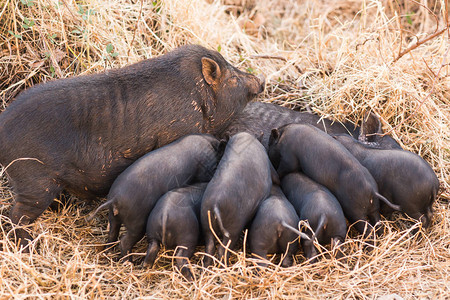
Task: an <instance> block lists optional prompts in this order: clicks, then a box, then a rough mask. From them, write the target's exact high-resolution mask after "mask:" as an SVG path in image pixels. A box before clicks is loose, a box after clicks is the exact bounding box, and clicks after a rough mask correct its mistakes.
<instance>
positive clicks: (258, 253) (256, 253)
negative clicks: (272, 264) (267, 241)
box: [252, 250, 268, 268]
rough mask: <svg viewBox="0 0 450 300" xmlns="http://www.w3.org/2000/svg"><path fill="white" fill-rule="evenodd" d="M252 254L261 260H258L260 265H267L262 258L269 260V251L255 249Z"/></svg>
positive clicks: (262, 266) (263, 266)
mask: <svg viewBox="0 0 450 300" xmlns="http://www.w3.org/2000/svg"><path fill="white" fill-rule="evenodd" d="M252 256H253V257H254V258H256V259H259V260H260V261H258V262H257V264H258V266H260V267H261V268H265V267H267V265H268V264H267V263H266V262H264V261H261V258H262V259H264V260H267V251H263V250H255V251H253V253H252Z"/></svg>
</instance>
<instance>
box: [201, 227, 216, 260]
mask: <svg viewBox="0 0 450 300" xmlns="http://www.w3.org/2000/svg"><path fill="white" fill-rule="evenodd" d="M205 245H206V247H205V253H206V254H208V255H211V256H213V255H214V252H215V250H216V249H215V248H216V244H215V241H214V235H213V234H212V233H211V232H208V233H206V234H205ZM212 261H213V260H212V257H210V256H207V255H205V257H204V258H203V267H205V268H207V267H209V266H210V265H211V264H212Z"/></svg>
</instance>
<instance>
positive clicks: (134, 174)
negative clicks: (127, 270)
mask: <svg viewBox="0 0 450 300" xmlns="http://www.w3.org/2000/svg"><path fill="white" fill-rule="evenodd" d="M219 146H220V142H219V141H218V140H217V139H216V138H214V137H213V136H210V135H188V136H185V137H183V138H181V139H179V140H177V141H175V142H173V143H171V144H169V145H167V146H164V147H162V148H159V149H157V150H155V151H152V152H150V153H148V154H146V155H144V156H143V157H141V158H140V159H138V160H137V161H136V162H135V163H133V164H132V165H131V166H130V167H128V168H127V169H126V170H125V171H124V172H122V173H121V174H120V175H119V177H117V179H116V180H115V181H114V183H113V185H112V187H111V190H110V191H109V194H108V201H107V202H106V203H104V204H103V205H101V206H100V207H99V208H97V210H96V211H95V212H94V214H95V213H97V212H98V211H99V210H101V209H102V208H105V207H109V225H110V229H109V234H108V243H111V242H114V241H116V240H117V238H118V236H119V231H120V227H121V225H122V224H124V225H125V227H126V229H127V232H126V233H125V235H124V236H123V237H122V238H121V239H120V252H121V256H125V255H127V254H128V253H129V252H130V251H131V248H132V247H133V246H134V245H135V244H136V243H137V242H138V241H139V240H140V239H141V238H142V237H143V236H144V234H145V227H146V226H145V225H146V223H147V218H148V216H149V214H150V212H151V211H152V209H153V207H154V206H155V204H156V202H157V201H158V199H159V198H160V197H161V196H162V195H163V194H165V193H166V192H168V191H169V190H172V189H174V188H177V187H181V186H183V185H186V184H190V183H193V182H207V181H209V180H210V179H211V177H212V175H213V174H214V170H215V168H216V166H217V162H218V160H219V155H220V153H219V152H220V151H219V150H218V149H219Z"/></svg>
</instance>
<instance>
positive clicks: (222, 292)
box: [0, 0, 450, 299]
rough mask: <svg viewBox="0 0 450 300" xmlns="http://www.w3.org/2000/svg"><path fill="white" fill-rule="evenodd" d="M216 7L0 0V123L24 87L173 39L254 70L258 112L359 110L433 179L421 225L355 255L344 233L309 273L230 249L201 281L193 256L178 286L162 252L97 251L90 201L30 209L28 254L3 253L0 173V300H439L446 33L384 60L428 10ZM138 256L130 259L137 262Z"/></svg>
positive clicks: (5, 230) (410, 37) (447, 147)
mask: <svg viewBox="0 0 450 300" xmlns="http://www.w3.org/2000/svg"><path fill="white" fill-rule="evenodd" d="M134 2H135V3H134ZM223 2H226V3H229V4H232V5H229V6H226V5H224V3H223ZM223 2H220V1H213V2H212V3H211V4H209V3H208V2H206V1H203V0H198V1H179V0H165V1H155V2H154V3H155V5H153V4H152V2H151V1H140V0H137V1H133V2H132V1H126V0H110V1H102V0H84V1H77V2H75V1H73V0H61V1H54V0H20V1H19V0H2V1H1V2H0V111H2V110H4V108H5V107H6V106H7V105H8V103H10V102H11V101H12V99H13V98H14V97H15V96H16V95H17V93H18V92H20V91H21V90H23V89H24V88H26V87H28V86H31V85H34V84H36V83H39V82H43V81H48V80H52V78H61V77H67V76H73V75H76V74H85V73H91V72H98V71H102V70H104V69H105V68H114V67H119V66H123V65H125V64H128V63H132V62H136V61H139V60H141V59H143V58H149V57H153V56H156V55H159V54H161V53H164V52H166V51H168V50H171V49H173V48H174V47H176V46H178V45H181V44H185V43H200V44H203V45H205V46H208V47H210V48H213V49H218V48H220V49H221V53H222V54H223V55H224V56H225V57H226V58H227V59H228V60H229V61H231V62H232V63H233V64H235V65H238V66H239V67H240V68H241V69H247V68H251V70H252V71H254V72H256V73H264V74H265V76H266V78H267V90H266V93H265V95H263V96H261V97H260V98H261V100H262V99H264V100H265V101H271V102H275V103H278V104H281V105H286V106H289V107H293V108H299V109H310V110H311V111H314V112H316V113H319V114H322V115H324V116H326V117H332V118H336V119H338V120H343V119H348V120H351V121H354V122H356V121H358V120H360V118H361V117H362V116H363V113H364V112H365V111H367V110H373V111H375V112H376V113H377V114H378V115H380V116H381V119H382V122H383V125H384V129H385V130H386V131H390V132H391V134H392V135H393V136H394V137H396V138H397V139H398V140H399V141H400V142H401V143H402V145H403V146H404V147H405V148H406V149H408V150H410V151H414V152H416V153H418V154H420V155H422V156H423V157H424V158H425V159H426V160H427V161H428V162H429V163H430V164H431V165H432V166H433V168H434V170H435V172H436V173H437V175H438V177H439V179H440V182H441V186H442V194H441V195H440V197H439V200H438V201H437V203H436V204H435V206H434V208H435V211H436V214H435V218H434V224H433V226H432V227H431V229H430V230H428V231H426V232H423V231H421V230H420V231H418V232H417V233H415V234H413V233H412V229H414V228H417V227H419V226H420V224H416V225H415V227H413V228H411V226H410V224H409V223H408V221H407V220H404V219H401V218H397V219H396V220H395V221H385V223H386V234H385V235H384V236H383V237H382V238H381V239H380V240H378V241H377V243H376V245H377V247H376V249H375V250H374V251H371V252H368V251H366V250H364V241H362V240H361V239H360V238H359V237H358V236H356V235H355V234H354V233H353V231H352V232H351V234H350V237H349V238H348V239H347V241H346V243H345V251H346V253H347V254H348V255H349V257H348V261H347V264H342V263H340V262H338V261H336V260H335V259H333V258H324V259H321V260H320V262H319V263H317V264H315V265H312V266H311V265H308V264H305V263H304V258H303V257H302V256H301V255H299V256H298V257H297V260H298V264H297V265H296V266H294V267H291V268H287V269H282V268H280V267H278V266H277V265H276V264H273V265H272V266H270V267H269V268H268V269H267V270H265V271H264V272H263V273H262V274H259V275H258V274H256V269H255V267H254V265H253V262H252V260H251V259H249V258H248V257H249V256H248V253H245V252H244V251H242V249H240V250H239V251H238V253H237V255H235V256H233V262H234V263H233V264H232V265H231V266H229V267H227V268H213V269H209V270H201V267H199V266H197V265H196V264H195V263H196V262H198V260H199V258H200V257H201V255H200V254H198V255H196V257H195V258H194V259H193V268H194V270H195V276H196V280H195V281H194V282H193V283H187V282H185V281H184V280H183V278H182V277H181V275H179V274H178V273H177V272H174V271H172V258H171V254H173V251H168V252H165V253H164V255H162V256H161V257H160V258H159V259H158V261H157V264H156V266H155V267H154V268H153V269H152V270H146V269H143V268H141V267H140V266H130V265H123V264H121V263H117V262H114V261H113V260H112V258H113V255H112V254H105V253H103V252H101V251H100V250H99V247H98V245H99V244H101V243H102V242H103V241H104V240H105V237H106V217H105V215H102V216H100V217H99V218H97V219H96V220H95V221H94V222H93V223H92V224H87V222H86V221H85V216H86V215H87V214H88V213H89V212H90V211H92V209H93V208H94V207H95V206H96V205H97V204H98V203H90V204H89V203H84V202H77V200H76V199H74V198H68V199H67V203H66V204H61V205H60V206H59V207H58V208H56V209H55V210H48V211H47V212H45V214H44V215H43V216H42V217H40V218H39V219H38V221H37V222H36V223H35V224H33V225H32V232H33V233H34V236H35V237H36V239H35V241H34V242H33V251H31V253H30V254H25V253H20V252H18V250H17V249H15V246H14V245H13V244H12V243H11V242H10V239H9V238H8V234H10V230H11V228H12V226H11V224H10V223H9V221H8V218H7V217H5V216H7V215H8V210H9V207H10V203H11V200H12V194H11V191H10V189H9V188H8V185H7V181H6V178H4V177H3V178H2V179H1V181H0V210H1V215H2V217H1V235H0V243H1V244H2V247H3V251H1V252H0V256H1V268H0V272H1V276H0V296H1V297H11V296H16V297H19V298H52V299H53V298H96V297H107V298H112V297H114V298H135V297H139V298H146V297H147V298H152V297H154V298H208V299H209V298H221V299H222V298H230V297H233V298H261V299H266V298H293V299H298V298H299V297H302V298H306V299H317V298H358V299H373V298H378V297H380V296H384V295H392V294H397V295H398V296H400V297H403V298H405V299H406V298H414V299H416V298H432V299H444V298H448V295H449V294H450V283H449V282H450V210H449V199H450V180H449V179H450V141H449V139H450V129H449V128H450V126H449V125H450V124H449V120H450V105H449V104H450V100H449V99H450V93H449V87H450V77H449V76H448V75H449V65H448V63H449V62H450V61H449V56H448V51H449V37H448V33H447V32H446V31H445V32H443V34H440V35H437V36H435V37H433V38H431V39H430V40H429V41H427V42H425V43H423V44H421V45H420V46H418V47H417V48H415V49H413V50H411V51H409V52H407V53H406V54H405V55H403V56H402V57H401V58H399V59H398V60H396V58H397V57H398V56H399V54H400V53H401V52H402V51H404V50H405V49H408V47H411V46H414V45H415V43H416V42H417V40H423V39H425V38H426V37H427V36H429V35H430V34H432V33H434V32H435V31H436V30H437V29H436V28H438V30H441V29H443V28H445V24H446V22H447V21H446V16H447V15H448V14H447V13H446V12H445V9H444V8H445V6H444V5H443V4H444V1H436V2H435V1H421V2H420V3H422V4H424V3H425V4H427V6H428V8H429V10H427V9H426V8H425V7H424V6H423V5H419V4H417V3H416V1H412V0H404V1H400V0H398V1H395V0H365V1H364V0H339V1H326V0H316V1H314V0H305V1H296V0H273V1H269V0H260V1H236V0H235V1H223ZM243 2H246V6H247V8H244V7H243V6H242V5H240V3H243ZM24 3H25V4H24ZM26 3H29V4H30V6H27V5H26ZM31 4H32V5H31ZM227 10H228V11H231V14H229V13H226V12H225V11H227ZM432 13H434V14H435V15H433V14H432ZM237 14H239V15H238V16H237ZM436 20H438V21H439V24H438V25H436ZM30 22H31V23H30ZM33 22H34V24H33ZM26 27H30V28H26ZM108 44H111V46H108ZM116 53H117V54H116ZM262 55H265V56H264V57H262ZM268 56H269V57H268ZM270 57H271V58H270ZM64 199H65V198H64V197H63V200H64ZM145 246H146V245H145V243H141V244H140V245H139V247H138V248H137V250H136V251H137V252H139V253H143V252H145ZM202 250H203V249H202V248H199V251H202ZM324 253H325V254H326V252H324ZM202 271H203V272H202Z"/></svg>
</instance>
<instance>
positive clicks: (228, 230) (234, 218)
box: [201, 132, 277, 267]
mask: <svg viewBox="0 0 450 300" xmlns="http://www.w3.org/2000/svg"><path fill="white" fill-rule="evenodd" d="M272 170H273V167H272V165H271V163H270V161H269V158H268V157H267V154H266V151H265V149H264V147H263V146H262V145H261V143H260V142H259V141H258V140H257V139H256V138H255V137H254V136H252V135H251V134H249V133H245V132H242V133H238V134H235V135H234V136H232V137H231V138H230V139H229V141H228V144H227V146H226V148H225V152H224V154H223V157H222V159H221V161H220V163H219V165H218V166H217V171H216V173H215V174H214V177H213V178H212V179H211V181H210V182H209V184H208V186H207V188H206V191H205V194H204V195H203V200H202V208H201V223H202V227H203V232H204V235H205V244H206V250H205V252H206V253H207V254H209V255H211V256H212V255H214V253H215V247H216V240H215V237H214V233H215V234H216V235H217V236H218V237H219V238H220V239H221V241H222V244H223V245H224V246H226V245H228V243H229V248H230V249H232V248H234V246H235V245H236V243H237V242H238V240H239V236H240V234H241V232H242V230H243V229H244V227H245V226H246V224H247V223H248V222H249V221H250V220H251V219H252V218H253V216H254V215H255V213H256V210H257V208H258V206H259V204H260V202H261V201H262V200H264V199H266V198H267V196H268V195H269V193H270V189H271V187H272V177H271V176H274V177H276V178H277V176H276V174H275V171H272ZM213 231H214V233H213ZM218 253H219V257H220V258H221V259H222V258H224V254H225V248H224V247H223V246H222V245H221V246H220V247H219V249H218ZM225 260H226V261H227V259H226V258H225ZM203 263H204V266H205V267H207V266H209V265H210V264H211V263H212V258H211V257H209V256H206V257H205V258H204V261H203Z"/></svg>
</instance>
